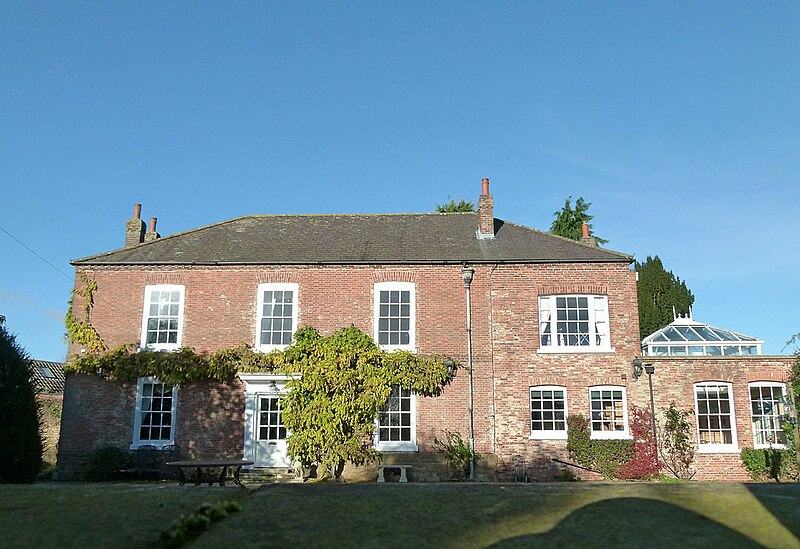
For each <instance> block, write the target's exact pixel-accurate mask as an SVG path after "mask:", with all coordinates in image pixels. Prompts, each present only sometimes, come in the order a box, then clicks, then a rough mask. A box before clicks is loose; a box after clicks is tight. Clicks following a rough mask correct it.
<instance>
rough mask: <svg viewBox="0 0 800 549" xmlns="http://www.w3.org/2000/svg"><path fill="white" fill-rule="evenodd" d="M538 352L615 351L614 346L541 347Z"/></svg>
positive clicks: (580, 352)
mask: <svg viewBox="0 0 800 549" xmlns="http://www.w3.org/2000/svg"><path fill="white" fill-rule="evenodd" d="M536 352H537V353H539V354H543V355H552V354H558V353H561V354H601V353H614V352H615V351H614V347H539V348H538V349H537V350H536Z"/></svg>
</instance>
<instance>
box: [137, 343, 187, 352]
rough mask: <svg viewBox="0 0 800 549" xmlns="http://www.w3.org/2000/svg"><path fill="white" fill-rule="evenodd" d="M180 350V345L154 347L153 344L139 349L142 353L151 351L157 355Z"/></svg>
mask: <svg viewBox="0 0 800 549" xmlns="http://www.w3.org/2000/svg"><path fill="white" fill-rule="evenodd" d="M180 348H181V347H180V345H174V344H173V345H152V344H151V345H141V346H140V347H139V350H140V351H151V352H156V353H158V352H162V351H163V352H165V353H171V352H173V351H177V350H178V349H180Z"/></svg>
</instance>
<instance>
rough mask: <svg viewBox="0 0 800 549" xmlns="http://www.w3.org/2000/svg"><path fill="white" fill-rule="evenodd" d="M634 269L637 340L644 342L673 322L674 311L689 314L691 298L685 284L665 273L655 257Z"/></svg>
mask: <svg viewBox="0 0 800 549" xmlns="http://www.w3.org/2000/svg"><path fill="white" fill-rule="evenodd" d="M635 268H636V272H637V273H639V285H638V290H637V294H638V295H637V297H638V301H639V337H640V338H641V339H644V338H645V337H647V336H649V335H650V334H652V333H653V332H655V331H657V330H660V329H661V328H663V327H664V326H666V325H667V324H669V323H670V322H672V321H673V320H674V318H673V315H672V308H673V307H675V311H676V312H677V313H688V312H689V307H691V306H692V304H693V303H694V295H692V292H691V290H689V288H687V287H686V282H684V281H682V280H681V279H680V278H678V277H676V276H675V275H674V274H673V273H672V271H667V270H665V269H664V265H663V264H662V263H661V259H659V257H658V256H655V257H650V256H647V259H646V260H645V261H644V263H639V262H636V264H635Z"/></svg>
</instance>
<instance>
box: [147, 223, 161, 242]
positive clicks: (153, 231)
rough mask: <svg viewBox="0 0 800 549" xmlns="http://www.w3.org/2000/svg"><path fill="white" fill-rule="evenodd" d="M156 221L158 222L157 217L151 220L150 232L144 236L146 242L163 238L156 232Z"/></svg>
mask: <svg viewBox="0 0 800 549" xmlns="http://www.w3.org/2000/svg"><path fill="white" fill-rule="evenodd" d="M156 221H158V220H157V219H156V218H155V217H151V218H150V231H149V232H148V233H147V234H146V235H144V241H145V242H152V241H153V240H158V239H159V238H161V235H160V234H158V233H157V232H156Z"/></svg>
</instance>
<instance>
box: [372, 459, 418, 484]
mask: <svg viewBox="0 0 800 549" xmlns="http://www.w3.org/2000/svg"><path fill="white" fill-rule="evenodd" d="M384 469H400V482H408V477H407V476H406V471H407V470H408V469H413V465H397V464H394V463H393V464H391V465H378V482H386V479H385V478H384V476H383V470H384Z"/></svg>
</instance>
